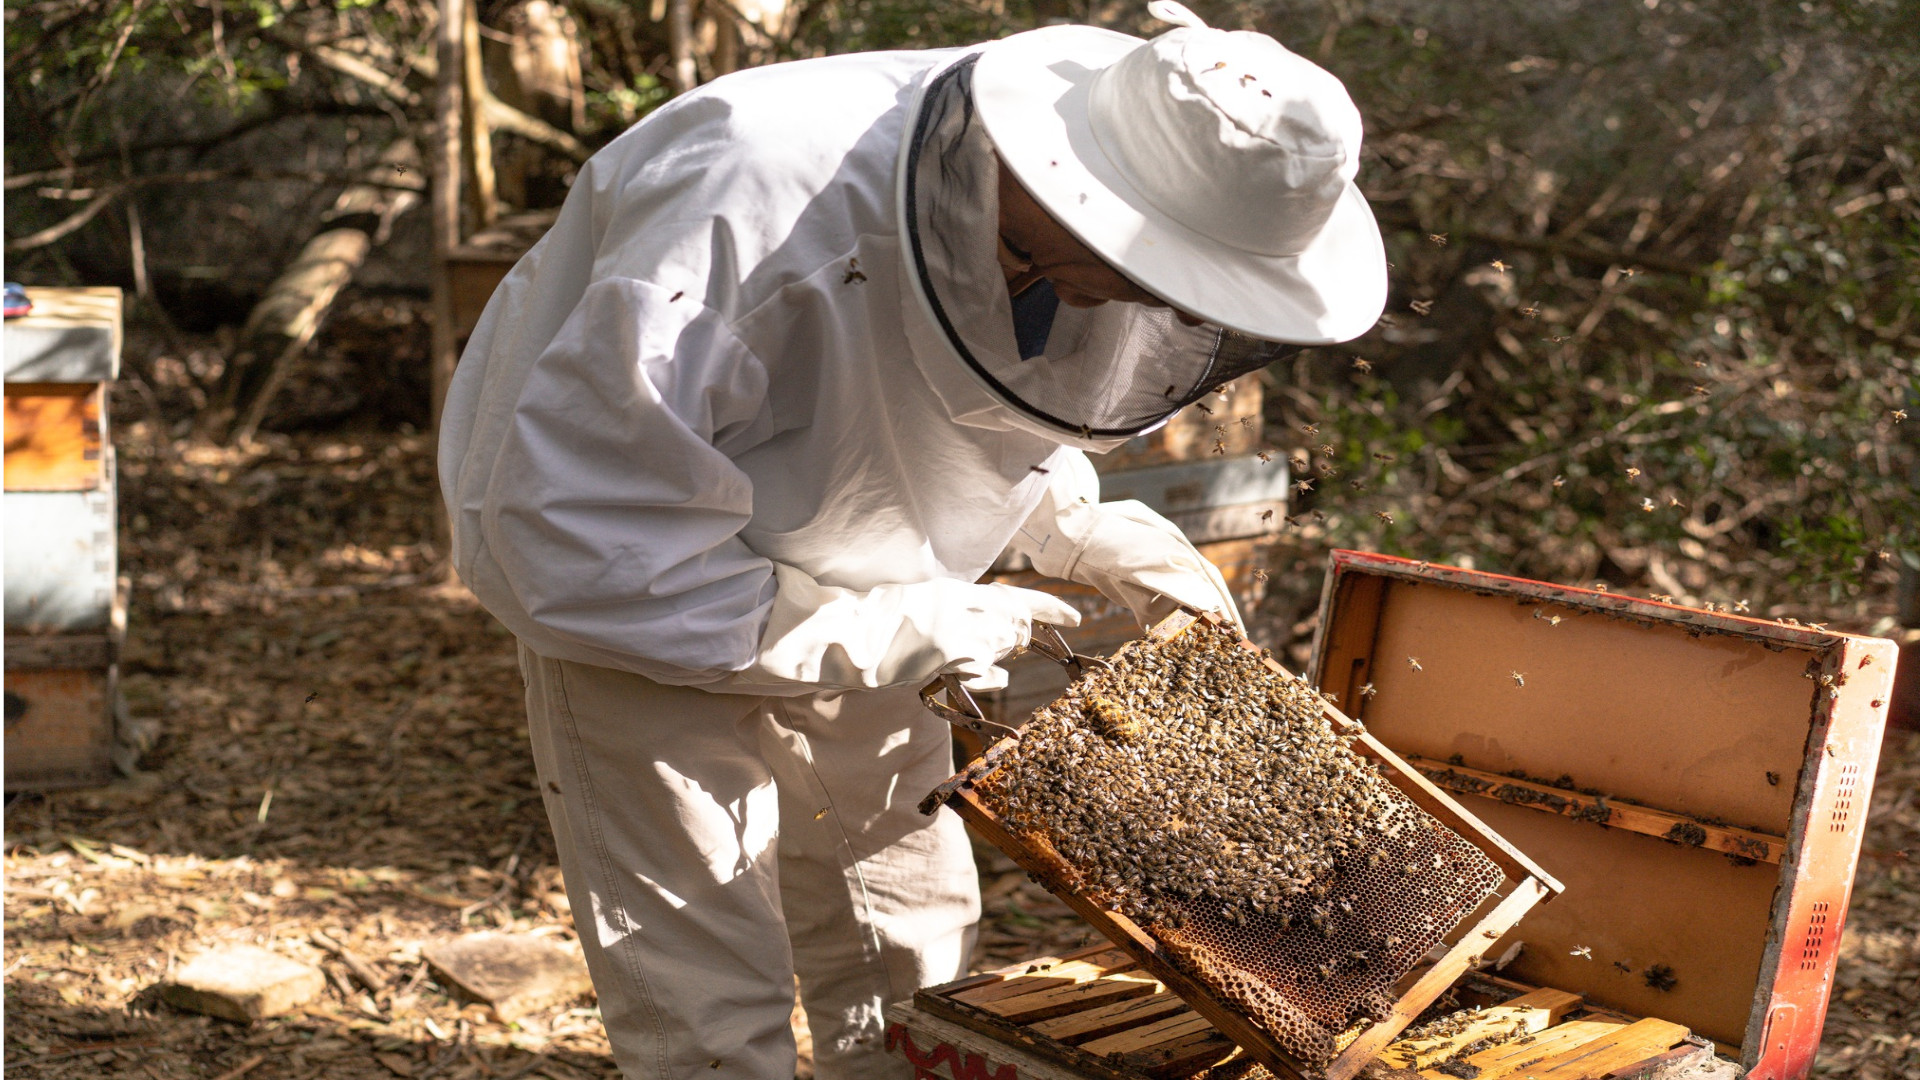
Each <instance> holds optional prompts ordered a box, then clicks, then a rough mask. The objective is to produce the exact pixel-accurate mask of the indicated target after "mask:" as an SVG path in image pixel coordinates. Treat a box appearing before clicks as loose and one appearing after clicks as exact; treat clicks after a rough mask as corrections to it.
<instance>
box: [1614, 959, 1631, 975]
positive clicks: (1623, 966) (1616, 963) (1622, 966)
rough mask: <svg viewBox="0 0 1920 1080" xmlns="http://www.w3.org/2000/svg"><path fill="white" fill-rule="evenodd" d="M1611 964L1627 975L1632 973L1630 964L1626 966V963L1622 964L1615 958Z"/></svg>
mask: <svg viewBox="0 0 1920 1080" xmlns="http://www.w3.org/2000/svg"><path fill="white" fill-rule="evenodd" d="M1613 966H1614V967H1616V968H1619V969H1620V970H1621V971H1622V972H1623V973H1625V974H1628V975H1631V974H1633V968H1632V967H1630V966H1628V965H1626V964H1623V963H1621V962H1620V961H1618V960H1615V961H1614V962H1613Z"/></svg>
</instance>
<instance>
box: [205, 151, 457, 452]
mask: <svg viewBox="0 0 1920 1080" xmlns="http://www.w3.org/2000/svg"><path fill="white" fill-rule="evenodd" d="M419 165H420V155H419V151H418V150H417V149H416V148H415V147H414V145H413V140H412V139H410V138H408V137H406V136H404V135H403V136H401V137H400V138H399V139H397V140H396V141H395V142H394V143H393V145H391V146H389V147H387V149H386V151H385V152H383V153H382V154H381V155H380V158H379V161H378V162H377V163H376V164H375V165H373V167H372V168H370V169H368V170H367V173H366V177H365V179H366V181H368V182H366V183H359V184H354V185H352V186H350V187H348V188H347V189H346V190H345V191H343V192H341V193H340V197H339V198H338V199H336V200H334V204H333V209H332V210H330V211H328V213H327V216H326V218H325V219H324V220H323V221H322V224H321V226H320V228H319V230H318V231H317V232H315V233H314V235H313V238H312V239H310V240H308V241H307V243H306V246H305V247H303V248H301V250H300V254H299V255H298V256H297V257H295V258H294V260H293V262H292V263H291V264H289V265H288V267H287V268H286V269H285V270H284V271H282V272H281V273H280V276H279V277H277V278H275V279H274V281H273V284H271V285H269V286H268V287H267V292H266V295H265V296H264V297H262V298H261V299H260V302H259V303H257V304H255V305H254V308H253V312H252V314H250V315H249V316H248V317H247V323H246V326H245V328H244V329H242V331H241V338H240V344H239V346H238V348H237V349H236V350H235V351H234V355H233V357H232V359H231V360H230V361H229V362H228V364H227V370H226V372H225V373H224V374H223V375H222V376H221V380H220V385H219V387H218V389H217V391H216V397H215V404H214V407H213V408H212V410H211V411H210V421H211V427H212V428H213V430H215V431H216V432H220V431H223V430H224V434H225V436H226V438H227V441H228V442H239V441H243V440H245V439H248V438H251V437H252V436H253V433H254V432H255V431H257V430H259V427H260V422H261V420H262V419H263V418H264V417H265V415H266V409H267V405H268V403H269V402H270V401H271V400H272V397H273V395H274V393H275V392H276V391H277V390H278V389H279V388H280V385H281V384H282V383H283V382H285V381H286V377H287V373H288V371H289V370H290V369H291V368H292V366H293V363H294V362H295V361H296V360H297V359H298V358H299V356H300V354H301V353H302V352H303V351H305V349H306V347H307V344H308V343H309V342H311V341H312V340H313V334H314V331H316V330H318V329H319V327H320V323H321V321H322V320H323V319H324V318H325V317H326V314H327V310H328V309H329V308H330V307H331V306H332V305H333V301H334V299H335V298H336V297H337V296H339V295H340V290H341V289H343V288H345V287H346V285H347V283H348V282H350V281H352V280H353V275H354V273H355V272H357V271H358V270H359V269H360V265H361V263H363V262H365V261H366V258H367V253H368V252H370V251H372V250H373V248H374V246H375V245H376V244H378V243H380V242H382V241H384V240H385V239H386V236H387V232H388V230H389V228H390V227H391V225H392V223H393V219H394V218H396V217H398V216H399V215H401V214H403V213H405V212H406V211H407V210H408V209H410V208H412V207H413V206H414V205H415V204H416V203H418V202H419V201H420V197H419V195H418V194H417V193H415V192H413V191H409V190H406V189H404V188H397V187H395V186H393V180H394V177H395V175H396V173H400V172H403V171H411V170H418V168H419Z"/></svg>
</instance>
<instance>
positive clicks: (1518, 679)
mask: <svg viewBox="0 0 1920 1080" xmlns="http://www.w3.org/2000/svg"><path fill="white" fill-rule="evenodd" d="M1507 678H1509V679H1512V680H1513V685H1515V686H1518V687H1521V688H1523V689H1524V688H1525V687H1526V685H1527V677H1526V675H1525V674H1523V673H1521V672H1518V671H1509V672H1507Z"/></svg>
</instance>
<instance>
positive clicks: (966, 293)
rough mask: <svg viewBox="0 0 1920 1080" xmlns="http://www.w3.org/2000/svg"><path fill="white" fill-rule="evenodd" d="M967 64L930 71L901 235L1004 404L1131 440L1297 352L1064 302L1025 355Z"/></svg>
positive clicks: (1161, 318)
mask: <svg viewBox="0 0 1920 1080" xmlns="http://www.w3.org/2000/svg"><path fill="white" fill-rule="evenodd" d="M974 59H975V58H974V57H967V58H965V59H963V60H961V61H959V62H957V63H955V64H954V65H953V66H952V67H950V68H948V69H946V70H945V71H943V72H941V73H939V74H938V75H937V76H935V78H934V81H933V83H932V84H930V85H929V86H928V87H927V90H926V93H925V94H924V95H923V97H922V99H921V107H920V110H919V112H918V114H917V115H916V116H915V117H914V124H913V129H912V131H911V132H910V133H909V135H908V138H909V139H911V140H912V144H911V146H910V148H909V151H908V158H907V166H906V168H907V173H906V176H905V184H906V213H907V221H906V227H907V231H908V239H909V243H910V245H911V247H912V252H913V262H914V269H915V272H916V273H918V274H919V275H920V283H921V287H922V288H923V289H924V291H925V292H926V294H927V297H928V299H929V301H930V304H931V306H932V308H933V315H934V318H935V321H936V322H938V323H939V325H940V327H941V329H942V331H944V332H945V334H946V336H947V339H948V341H949V343H950V344H952V346H953V347H954V350H955V352H957V353H958V354H959V357H960V359H961V360H962V361H963V362H964V363H965V364H967V366H968V367H969V368H971V369H972V370H973V373H974V374H975V375H976V376H977V377H978V378H979V379H980V380H981V381H982V382H983V383H984V384H985V385H986V386H987V387H988V388H989V389H990V390H991V391H992V392H993V393H994V394H995V396H997V397H998V398H999V399H1000V400H1001V401H1003V402H1004V403H1005V404H1007V405H1008V406H1010V407H1012V408H1015V409H1018V410H1019V411H1021V412H1023V413H1025V414H1026V415H1027V416H1030V417H1032V418H1033V419H1035V420H1039V421H1041V422H1042V423H1044V424H1046V425H1048V426H1050V427H1053V428H1056V429H1058V430H1059V431H1061V432H1062V433H1063V434H1071V435H1080V436H1083V437H1085V436H1094V437H1106V438H1113V437H1122V438H1124V437H1130V436H1133V435H1138V434H1141V433H1143V432H1147V431H1151V430H1152V429H1154V428H1156V427H1158V426H1159V425H1160V424H1162V423H1164V422H1166V420H1167V418H1168V417H1171V416H1172V415H1173V414H1174V413H1175V412H1178V411H1179V410H1180V409H1181V408H1182V407H1184V406H1186V405H1189V404H1191V403H1193V402H1194V401H1197V400H1199V399H1200V398H1201V397H1203V396H1205V395H1206V394H1208V393H1211V392H1212V391H1214V390H1216V389H1218V388H1219V387H1220V386H1222V385H1224V384H1225V383H1228V382H1230V381H1232V380H1233V379H1236V378H1239V377H1240V376H1242V375H1245V374H1247V373H1248V372H1251V371H1257V370H1259V369H1260V368H1263V367H1266V366H1267V365H1268V364H1271V363H1273V362H1274V361H1276V360H1279V359H1282V358H1284V357H1286V356H1288V355H1290V354H1292V353H1293V352H1296V351H1298V347H1297V346H1294V345H1287V344H1282V343H1278V342H1271V341H1262V340H1260V339H1257V338H1253V337H1248V336H1246V335H1244V334H1238V333H1234V332H1232V331H1228V330H1224V329H1222V328H1220V327H1218V326H1211V325H1206V324H1202V325H1200V326H1187V325H1185V324H1184V323H1182V322H1181V321H1180V320H1179V319H1178V318H1177V317H1176V316H1175V315H1174V314H1173V312H1172V311H1170V310H1168V309H1166V308H1154V307H1147V306H1145V305H1141V304H1127V303H1108V304H1102V305H1100V306H1099V307H1093V308H1074V307H1069V306H1067V305H1064V304H1062V305H1061V306H1060V307H1059V309H1058V311H1057V312H1056V313H1055V315H1054V319H1053V326H1052V329H1051V331H1050V333H1049V335H1048V337H1047V344H1046V348H1045V350H1044V351H1043V352H1042V353H1041V355H1039V356H1036V357H1033V358H1031V359H1026V360H1023V359H1021V357H1020V349H1019V346H1018V344H1017V343H1016V342H1015V339H1014V332H1013V314H1012V306H1011V303H1010V302H1009V301H1008V299H1007V287H1006V279H1005V276H1004V275H1003V274H1002V272H1001V269H1000V264H999V261H998V259H997V258H996V256H995V250H996V244H995V240H996V237H997V235H998V229H999V199H998V187H997V185H998V171H997V166H996V164H995V159H994V152H993V143H992V141H991V140H990V139H989V138H988V137H987V132H986V129H985V127H984V126H983V125H982V124H981V122H980V119H979V116H978V114H977V113H976V112H975V110H974V107H973V100H972V93H971V84H972V76H973V64H974Z"/></svg>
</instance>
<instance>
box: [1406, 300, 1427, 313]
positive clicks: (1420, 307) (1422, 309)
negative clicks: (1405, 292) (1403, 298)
mask: <svg viewBox="0 0 1920 1080" xmlns="http://www.w3.org/2000/svg"><path fill="white" fill-rule="evenodd" d="M1407 306H1408V307H1410V308H1412V309H1413V313H1414V314H1415V315H1427V314H1430V313H1431V312H1432V311H1433V301H1431V300H1415V301H1413V302H1411V303H1409V304H1408V305H1407Z"/></svg>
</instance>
